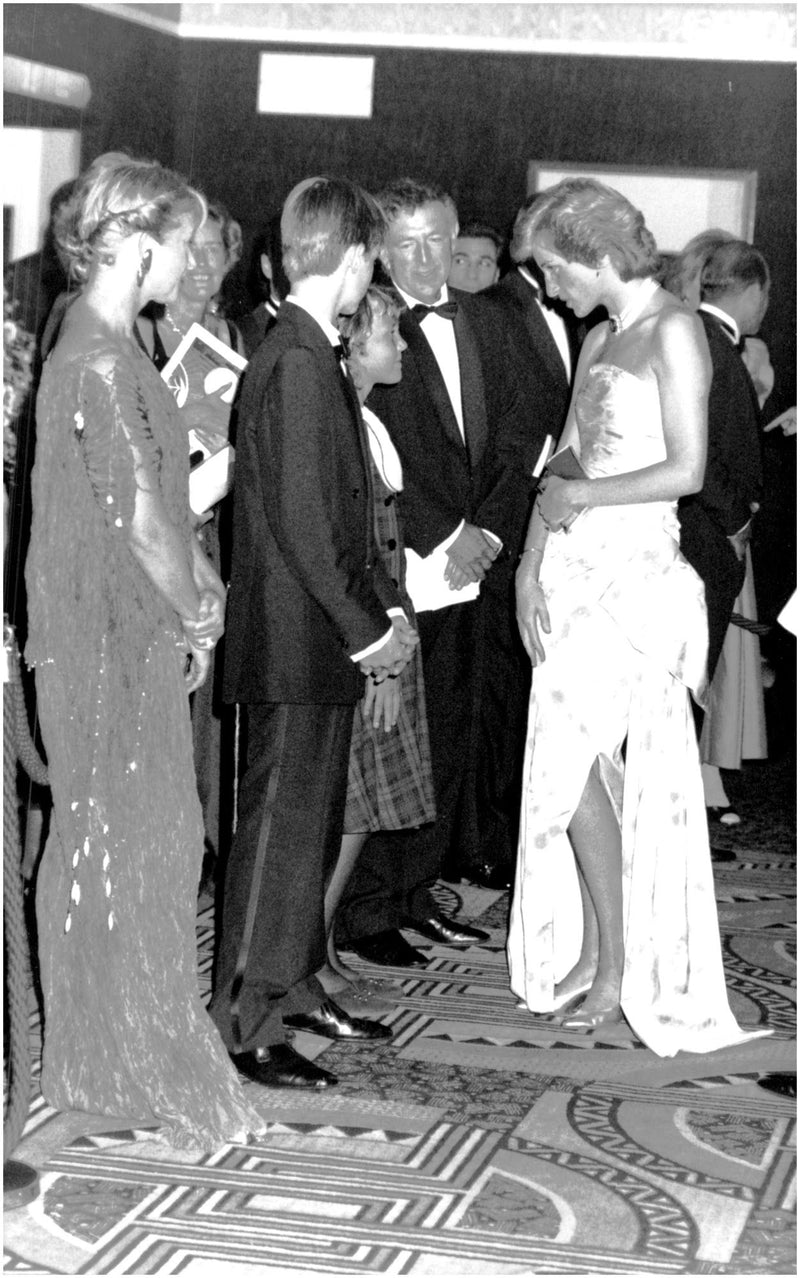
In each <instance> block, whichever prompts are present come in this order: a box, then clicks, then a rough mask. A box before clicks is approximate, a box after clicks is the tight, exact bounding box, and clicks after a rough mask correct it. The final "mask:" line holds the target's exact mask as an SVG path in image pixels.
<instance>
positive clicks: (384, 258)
mask: <svg viewBox="0 0 800 1278" xmlns="http://www.w3.org/2000/svg"><path fill="white" fill-rule="evenodd" d="M378 260H379V262H380V264H381V266H382V267H383V268H384V270H385V271H386V274H387V275H391V273H392V272H391V270H390V267H389V254H388V252H387V250H386V248H381V249H380V250H379V252H378Z"/></svg>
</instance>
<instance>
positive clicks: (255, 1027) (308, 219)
mask: <svg viewBox="0 0 800 1278" xmlns="http://www.w3.org/2000/svg"><path fill="white" fill-rule="evenodd" d="M383 231H384V220H383V217H382V215H381V211H380V209H379V208H378V206H377V204H376V203H375V201H374V200H373V199H372V198H371V197H370V196H368V195H367V193H366V192H364V191H362V190H361V188H360V187H358V186H356V185H355V184H354V183H352V182H349V181H347V180H346V179H344V178H323V177H319V178H308V179H306V180H305V181H304V182H301V183H300V184H299V185H298V186H296V187H295V188H294V189H293V190H292V191H291V192H290V194H289V196H288V197H287V200H286V203H285V205H284V209H283V216H282V220H281V237H282V241H283V260H284V264H285V266H286V271H287V274H288V276H289V279H290V281H291V285H292V289H291V292H290V294H289V296H288V297H287V298H286V300H285V301H284V303H283V304H282V306H281V308H280V311H279V312H278V318H277V320H276V322H275V325H274V327H273V328H272V329H271V330H270V332H269V333H268V334H267V336H266V338H265V339H264V341H263V342H262V343H261V345H260V346H259V348H258V350H257V351H256V353H255V355H254V356H253V359H252V360H251V362H250V365H249V367H248V370H247V373H246V375H245V378H244V381H243V386H242V398H241V406H240V412H239V430H238V437H237V454H236V483H235V488H234V531H233V570H232V577H231V587H230V596H229V602H228V632H227V638H228V643H227V646H226V651H225V669H224V695H225V699H226V701H229V702H237V703H238V704H239V705H241V706H243V707H245V708H246V715H245V717H246V733H247V757H246V763H245V770H244V773H243V775H242V779H241V782H240V785H239V803H238V823H237V827H236V834H235V836H234V839H233V844H232V847H231V851H230V855H229V857H228V863H227V866H226V872H225V884H224V901H223V909H222V916H221V919H220V920H219V927H220V932H219V945H218V955H217V966H216V972H215V981H214V994H213V998H212V1002H211V1012H212V1015H213V1017H214V1019H215V1021H216V1023H217V1025H218V1026H219V1029H220V1032H221V1034H222V1036H223V1039H224V1041H225V1043H226V1045H227V1047H228V1049H229V1051H230V1052H231V1053H232V1055H233V1058H234V1060H235V1061H236V1064H237V1067H238V1068H239V1070H240V1071H241V1073H242V1074H243V1075H245V1076H246V1077H248V1078H252V1079H254V1080H256V1081H258V1082H262V1083H268V1084H272V1085H276V1084H277V1085H280V1086H287V1087H328V1086H331V1085H332V1084H334V1083H335V1082H336V1077H335V1075H333V1074H332V1073H330V1071H328V1070H324V1069H321V1068H320V1067H319V1066H317V1065H316V1064H315V1063H314V1062H312V1061H310V1060H308V1059H307V1058H306V1057H304V1056H301V1055H300V1054H299V1053H297V1052H295V1051H294V1049H293V1048H292V1047H291V1046H290V1044H289V1043H288V1041H287V1032H288V1031H291V1030H292V1029H305V1030H309V1031H310V1032H312V1033H316V1034H319V1035H321V1036H323V1037H326V1038H331V1039H362V1040H369V1041H379V1040H381V1039H386V1038H389V1037H391V1031H390V1030H389V1029H388V1027H387V1026H384V1025H381V1024H379V1023H378V1022H375V1021H371V1020H366V1019H363V1018H361V1017H351V1016H349V1015H348V1014H347V1013H346V1012H345V1011H344V1009H343V1008H341V1007H339V1006H337V1004H336V1003H335V1002H334V1001H333V1000H330V999H328V998H326V995H325V990H324V989H323V987H322V985H321V984H320V982H319V981H318V980H317V978H316V975H315V974H316V973H317V972H318V971H319V970H320V968H322V967H323V965H324V963H325V959H326V932H325V911H324V902H325V889H326V886H327V884H328V881H329V879H330V876H331V874H332V872H333V867H334V865H335V864H336V861H337V858H338V856H339V852H340V848H341V842H342V827H343V820H344V807H345V797H346V792H347V770H348V760H349V754H350V739H351V736H352V730H353V712H354V708H355V706H356V704H357V702H358V701H360V700H361V698H362V695H363V678H362V672H363V673H367V674H368V675H369V677H370V679H371V680H372V681H373V682H375V683H377V682H379V681H380V682H381V683H382V682H383V680H384V679H385V678H388V676H389V675H390V674H391V675H396V674H399V673H401V671H402V670H403V668H404V667H405V665H406V664H407V663H408V661H409V659H410V657H411V654H412V653H413V650H414V648H415V646H416V644H417V634H416V631H414V630H413V629H412V627H411V626H409V624H408V622H407V621H406V619H405V617H404V616H403V611H402V601H401V599H400V597H399V595H398V592H397V588H396V587H395V586H394V585H393V584H392V582H391V581H390V580H389V578H388V576H387V574H386V573H385V571H384V570H383V567H382V564H381V562H380V558H379V555H378V551H377V548H376V546H375V542H374V533H373V507H372V495H371V485H370V474H369V469H368V467H369V461H368V447H367V442H366V438H365V436H364V426H363V422H362V420H361V413H360V409H359V404H358V399H357V396H356V392H355V389H354V387H353V385H352V382H351V381H350V379H349V377H348V375H347V373H346V369H345V368H344V366H343V357H342V352H341V345H340V340H339V333H338V330H337V329H336V327H335V320H336V317H337V316H338V315H340V314H351V313H352V312H354V311H355V310H356V308H357V307H358V304H359V302H360V301H361V299H362V297H363V296H364V294H365V293H366V291H367V287H368V285H369V283H370V280H371V278H372V271H373V267H374V262H375V256H376V254H377V251H378V248H379V246H380V244H381V242H382V238H383Z"/></svg>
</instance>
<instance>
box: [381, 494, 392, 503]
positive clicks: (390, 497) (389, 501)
mask: <svg viewBox="0 0 800 1278" xmlns="http://www.w3.org/2000/svg"><path fill="white" fill-rule="evenodd" d="M393 501H394V493H390V494H389V496H388V497H384V499H383V504H384V506H391V504H392V502H393Z"/></svg>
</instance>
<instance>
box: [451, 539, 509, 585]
mask: <svg viewBox="0 0 800 1278" xmlns="http://www.w3.org/2000/svg"><path fill="white" fill-rule="evenodd" d="M499 552H500V543H499V542H495V541H490V539H489V538H488V537H487V536H486V534H485V533H484V531H483V529H482V528H478V527H476V525H475V524H464V527H463V528H462V529H461V532H460V533H459V534H458V536H457V537H456V539H455V541H453V542H451V544H450V545H449V546H448V548H447V567H446V568H445V570H444V579H445V581H446V582H448V584H449V586H450V589H451V590H463V589H464V586H468V585H470V583H472V582H475V581H483V579H484V577H485V576H486V574H487V572H488V571H489V569H490V568H491V566H492V564H493V563H494V561H495V559H496V558H497V555H498V554H499Z"/></svg>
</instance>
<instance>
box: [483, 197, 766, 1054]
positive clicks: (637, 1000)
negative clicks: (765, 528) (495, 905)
mask: <svg viewBox="0 0 800 1278" xmlns="http://www.w3.org/2000/svg"><path fill="white" fill-rule="evenodd" d="M530 215H531V216H530V222H529V232H528V233H529V238H530V255H531V256H532V257H535V258H536V260H537V262H538V263H539V266H540V267H541V269H542V271H543V273H544V277H545V281H546V284H547V290H548V293H549V294H550V295H551V296H555V297H561V298H562V299H563V300H564V301H565V302H566V303H567V304H568V305H569V306H571V307H572V309H573V310H574V311H575V312H576V313H577V314H578V315H587V314H589V313H590V312H591V311H592V310H594V308H595V307H597V306H600V305H602V306H605V307H606V309H607V310H608V311H609V313H610V315H611V320H610V321H609V322H604V323H602V324H599V325H598V326H597V327H596V328H594V329H593V330H592V331H591V332H590V334H589V336H588V338H587V339H586V342H585V344H584V348H583V350H582V352H581V357H580V361H579V364H578V370H577V374H576V392H575V395H574V397H573V403H572V407H571V409H570V413H569V416H568V419H567V424H566V427H565V431H564V435H563V437H562V441H561V442H562V446H564V445H570V446H571V447H572V448H573V450H574V452H575V453H576V454H577V455H578V456H579V458H580V463H581V467H582V470H583V472H584V474H585V476H586V478H569V479H562V478H558V477H555V476H553V475H551V476H550V477H549V478H547V479H546V480H545V482H544V484H543V485H542V487H541V488H540V494H539V497H538V499H537V503H536V507H535V509H534V513H533V515H532V518H531V523H530V526H529V529H528V534H527V537H526V543H525V545H526V549H525V551H524V552H523V554H522V557H521V560H520V567H519V571H518V574H517V600H518V615H519V621H520V629H521V633H522V637H523V640H524V641H525V645H526V648H527V650H528V652H529V654H530V656H531V660H532V663H533V666H534V671H533V686H532V691H531V701H530V713H529V723H528V740H527V749H526V758H525V772H524V788H523V799H522V819H521V826H520V846H519V860H518V867H517V876H516V884H515V891H514V897H513V902H512V911H511V927H510V932H509V940H508V958H509V967H510V974H511V988H512V990H513V991H514V993H515V994H517V995H518V996H519V998H520V999H521V1000H522V1002H523V1003H524V1004H525V1005H526V1006H527V1007H529V1008H530V1009H531V1010H532V1011H535V1012H555V1011H557V1010H558V1009H559V1008H560V1009H562V1012H563V1024H564V1025H565V1027H568V1028H576V1029H578V1028H583V1029H588V1030H591V1029H594V1028H596V1027H598V1026H600V1025H603V1024H605V1023H609V1022H611V1021H614V1020H618V1019H620V1018H621V1016H622V1015H624V1017H625V1018H626V1019H627V1021H628V1023H629V1024H630V1026H631V1028H632V1029H633V1030H634V1032H635V1033H636V1034H637V1035H638V1036H639V1037H640V1038H641V1039H642V1041H643V1042H644V1043H646V1044H647V1046H648V1047H650V1048H651V1049H652V1050H653V1051H654V1052H657V1053H658V1054H659V1055H661V1056H672V1055H674V1054H675V1053H676V1052H677V1051H680V1050H684V1051H692V1052H704V1051H712V1050H714V1049H716V1048H719V1047H722V1046H725V1045H729V1044H733V1043H738V1042H742V1041H744V1040H745V1039H746V1038H748V1037H750V1034H748V1033H747V1032H745V1031H743V1030H741V1029H740V1027H739V1026H738V1024H737V1023H736V1021H735V1019H734V1017H733V1014H732V1013H731V1011H730V1008H729V1006H728V1000H727V994H726V990H725V978H724V972H723V967H722V956H721V947H720V941H719V928H718V923H717V914H716V904H715V899H714V884H713V878H712V869H711V859H710V853H709V846H708V831H707V824H706V815H705V805H704V799H703V788H702V783H701V778H700V764H699V758H698V751H697V742H696V735H695V730H694V723H693V718H692V714H691V707H690V700H689V695H690V693H691V694H692V695H693V696H694V697H695V698H696V699H697V700H698V701H699V702H700V703H701V704H702V702H703V699H704V697H705V693H706V689H705V687H704V679H705V675H704V671H705V659H706V647H707V624H706V613H705V600H704V593H703V586H702V583H701V581H700V579H699V577H698V576H697V575H696V573H695V572H694V570H693V569H692V568H690V567H689V565H688V564H687V563H686V561H685V560H684V559H683V558H682V556H681V554H680V551H679V549H678V523H677V516H676V504H677V500H678V498H679V497H680V496H682V495H683V494H684V493H688V492H694V491H696V490H697V489H699V488H700V486H701V484H702V478H703V469H704V466H705V449H706V405H707V399H708V388H709V383H710V376H711V370H710V362H709V358H708V352H707V347H706V343H705V339H704V336H703V330H702V327H701V325H700V323H699V321H698V320H697V318H696V317H695V316H694V315H693V314H692V313H690V312H689V311H688V310H687V309H686V308H684V307H683V306H682V305H681V304H680V303H679V302H677V301H676V299H675V298H674V297H672V296H671V295H670V294H668V293H666V292H664V291H663V290H662V289H660V288H659V287H658V285H657V284H655V282H654V281H653V279H652V273H653V271H654V270H655V267H656V265H657V251H656V247H655V242H654V241H653V237H652V236H651V235H650V232H649V231H648V230H647V228H646V227H645V226H644V222H643V219H642V216H641V214H640V213H639V212H638V211H637V210H636V209H634V208H633V207H632V206H631V205H630V204H629V203H628V201H627V200H625V199H624V197H623V196H621V195H619V193H618V192H616V191H611V190H610V189H609V188H607V187H603V186H602V185H601V184H600V183H597V182H594V181H593V180H590V179H568V180H566V181H565V182H561V183H559V184H558V186H556V187H554V188H551V189H550V190H549V191H547V192H544V193H543V194H542V196H540V198H539V200H538V201H537V202H536V204H535V205H534V206H533V207H532V208H531V210H530ZM762 1032H763V1031H762Z"/></svg>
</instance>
